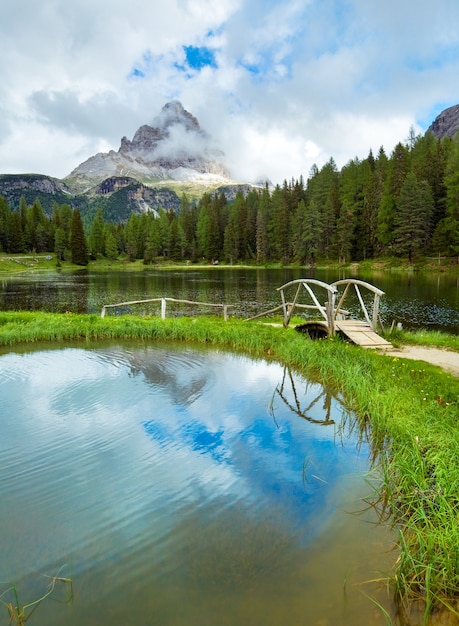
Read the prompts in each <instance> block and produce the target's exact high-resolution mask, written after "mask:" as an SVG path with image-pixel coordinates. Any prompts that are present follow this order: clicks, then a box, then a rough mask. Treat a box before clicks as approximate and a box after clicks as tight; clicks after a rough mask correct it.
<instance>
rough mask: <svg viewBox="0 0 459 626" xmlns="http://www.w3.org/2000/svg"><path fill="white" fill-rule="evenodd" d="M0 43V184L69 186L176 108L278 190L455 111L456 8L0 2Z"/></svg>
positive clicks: (392, 2)
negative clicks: (21, 179) (75, 173)
mask: <svg viewBox="0 0 459 626" xmlns="http://www.w3.org/2000/svg"><path fill="white" fill-rule="evenodd" d="M0 41H1V52H0V174H22V173H40V174H47V175H50V176H54V177H57V178H63V177H64V176H66V175H68V174H69V173H70V172H71V171H72V170H73V169H74V168H75V167H77V166H78V165H79V164H80V163H82V162H84V161H85V160H86V159H88V158H89V157H91V156H93V155H94V154H96V153H98V152H108V151H109V150H115V151H116V150H118V149H119V146H120V141H121V138H122V137H123V136H126V137H128V139H132V137H133V135H134V133H135V131H136V130H137V128H138V127H139V126H141V125H143V124H151V123H152V122H153V120H154V119H155V117H156V116H157V115H158V114H159V112H160V111H161V109H162V107H163V106H164V105H165V104H166V103H167V102H169V101H170V100H179V101H180V102H181V103H182V104H183V106H184V107H185V109H186V110H188V111H189V112H190V113H192V114H193V115H194V116H196V117H197V119H198V120H199V123H200V125H201V127H202V128H203V130H205V131H206V132H207V133H209V134H210V135H211V136H212V138H213V139H214V141H215V143H216V144H217V145H218V146H219V147H220V148H221V149H222V150H223V151H224V153H225V155H226V163H227V165H228V168H229V170H230V173H231V176H232V178H233V179H234V180H238V181H242V182H255V181H261V180H266V179H269V180H270V181H271V182H272V183H273V184H277V183H279V184H282V182H283V181H284V180H285V179H287V180H290V179H292V178H299V177H300V176H303V177H304V178H307V177H308V175H309V172H310V170H311V167H312V166H313V165H314V164H315V165H317V166H318V167H322V166H323V165H324V164H325V163H327V162H328V161H329V160H330V158H333V159H334V160H335V162H336V164H337V166H338V167H339V168H341V167H342V166H343V165H345V164H346V163H347V162H348V161H350V160H351V159H354V158H356V157H357V158H359V159H364V158H365V157H366V156H368V153H369V150H370V149H372V150H373V152H374V153H377V152H378V151H379V148H380V147H381V146H383V147H384V149H385V151H386V153H387V154H390V152H391V151H392V149H393V148H394V146H395V145H396V144H397V142H399V141H402V142H405V141H407V138H408V135H409V133H410V129H411V128H414V129H415V132H416V133H417V134H418V133H424V132H425V130H426V129H427V127H428V126H429V125H430V123H431V122H432V121H433V120H434V119H435V117H436V116H437V115H438V114H439V113H440V112H441V111H442V110H443V109H444V108H446V107H448V106H453V105H455V104H458V103H459V2H457V0H435V1H434V0H416V2H414V0H384V1H382V0H129V1H127V0H40V2H37V0H1V4H0Z"/></svg>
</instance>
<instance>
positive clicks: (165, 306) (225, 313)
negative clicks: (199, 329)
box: [100, 298, 233, 322]
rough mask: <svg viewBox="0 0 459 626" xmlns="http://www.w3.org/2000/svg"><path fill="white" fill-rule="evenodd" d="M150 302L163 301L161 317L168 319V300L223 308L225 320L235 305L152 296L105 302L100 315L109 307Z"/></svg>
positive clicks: (103, 315)
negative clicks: (229, 310) (111, 302)
mask: <svg viewBox="0 0 459 626" xmlns="http://www.w3.org/2000/svg"><path fill="white" fill-rule="evenodd" d="M150 302H161V319H163V320H165V319H166V311H167V303H168V302H176V303H178V304H192V305H196V306H203V307H211V308H212V307H214V308H219V309H222V310H223V319H224V320H225V322H226V321H227V319H228V307H231V306H233V305H232V304H213V303H211V302H195V301H194V300H178V299H176V298H150V299H148V300H131V301H130V302H117V303H116V304H104V306H103V307H102V311H101V314H100V316H101V317H105V313H106V310H107V309H112V308H115V307H123V306H132V305H135V304H148V303H150Z"/></svg>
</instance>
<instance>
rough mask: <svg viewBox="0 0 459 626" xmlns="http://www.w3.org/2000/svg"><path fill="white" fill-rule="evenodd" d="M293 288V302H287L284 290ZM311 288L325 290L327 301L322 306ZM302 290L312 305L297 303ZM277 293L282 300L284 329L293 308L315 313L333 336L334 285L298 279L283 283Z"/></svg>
mask: <svg viewBox="0 0 459 626" xmlns="http://www.w3.org/2000/svg"><path fill="white" fill-rule="evenodd" d="M294 286H296V292H295V295H294V297H293V300H292V301H290V302H289V301H287V299H286V290H288V289H290V288H291V287H294ZM313 286H314V287H319V288H321V289H323V290H325V292H326V298H327V299H326V302H325V303H324V304H321V303H320V302H319V300H318V298H317V296H316V294H315V293H314V290H313V288H312V287H313ZM303 289H304V290H305V291H306V294H307V295H308V296H309V297H310V299H311V300H312V304H302V303H300V302H299V299H300V296H301V295H302V293H303ZM277 291H279V292H280V295H281V300H282V310H283V313H284V319H283V325H284V327H287V326H288V324H289V322H290V319H291V317H292V315H293V312H294V310H295V308H298V309H308V310H315V311H317V312H318V313H319V315H320V316H321V317H323V319H324V320H325V322H326V324H327V328H328V332H329V334H331V335H334V334H335V300H336V293H337V289H336V287H335V286H334V285H329V284H328V283H324V282H322V281H321V280H316V279H314V278H298V279H296V280H291V281H290V282H288V283H285V285H282V286H281V287H278V289H277Z"/></svg>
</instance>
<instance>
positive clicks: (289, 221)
mask: <svg viewBox="0 0 459 626" xmlns="http://www.w3.org/2000/svg"><path fill="white" fill-rule="evenodd" d="M110 217H111V216H110ZM0 251H3V252H6V253H27V252H32V251H33V252H49V253H54V254H55V255H56V256H57V258H58V259H61V260H62V259H68V260H72V261H73V262H74V263H77V264H80V265H85V264H87V262H88V259H89V258H90V257H97V256H100V255H102V256H105V257H107V258H108V259H116V258H118V256H119V255H120V254H124V255H126V256H127V257H128V258H129V259H131V260H135V259H143V260H144V262H145V263H153V262H155V260H156V259H157V258H159V257H163V258H167V259H169V260H174V261H181V260H189V261H192V262H193V261H198V260H202V259H205V260H207V261H211V262H216V261H223V262H230V263H237V262H242V261H252V262H256V263H260V264H264V263H270V262H280V263H283V264H288V263H292V262H295V263H299V264H309V263H315V262H316V261H318V260H320V259H336V260H339V261H341V262H348V261H352V260H355V261H359V260H364V259H372V258H375V257H381V256H400V257H405V258H408V259H409V260H410V261H411V260H413V259H415V258H416V257H418V256H425V255H428V254H432V253H436V254H441V255H445V256H451V257H453V256H457V255H459V137H456V138H454V139H451V138H444V139H442V140H439V139H436V138H435V137H434V136H433V135H431V134H430V133H427V134H426V135H424V136H416V135H415V133H414V131H413V130H411V131H410V135H409V137H408V139H407V142H406V143H405V144H402V143H399V144H398V145H397V146H396V147H395V148H394V150H393V152H392V154H391V155H390V156H387V155H386V154H385V152H384V150H383V149H382V148H381V149H380V150H379V153H378V154H377V155H376V156H374V155H373V153H372V151H370V153H369V155H368V157H367V158H366V159H364V160H359V159H357V158H356V159H354V160H352V161H350V162H349V163H348V164H347V165H345V166H344V167H343V168H342V169H341V171H339V170H338V168H337V167H336V164H335V162H334V160H333V159H330V161H329V162H328V163H327V164H326V165H324V166H323V167H322V168H321V169H319V168H317V167H316V166H314V167H313V168H312V170H311V172H310V175H309V178H308V179H307V181H306V182H305V181H304V180H303V179H302V178H300V180H291V181H285V182H284V184H283V186H277V187H276V188H275V189H274V190H270V189H269V188H268V187H265V188H263V189H253V190H251V191H249V192H248V193H247V194H246V195H244V194H243V193H242V192H239V193H238V194H237V196H236V198H235V199H234V201H233V202H231V203H229V202H228V201H227V199H226V197H225V195H224V194H223V193H214V194H210V193H206V194H204V195H203V196H202V197H201V199H200V200H199V201H196V202H191V201H190V200H189V199H188V198H187V197H186V196H185V195H183V196H182V199H181V204H180V208H179V210H178V211H177V212H176V211H174V210H172V209H171V210H160V211H159V212H151V213H143V214H136V213H133V214H131V215H130V217H129V219H127V221H124V222H119V223H114V222H113V221H109V216H106V215H104V212H103V209H102V208H99V209H98V210H97V212H96V214H95V216H94V217H93V218H92V220H91V221H90V223H87V224H86V225H85V228H84V227H83V221H82V218H81V215H80V211H79V209H78V208H72V207H71V206H70V205H69V204H67V203H64V204H60V205H59V204H58V203H55V205H54V207H53V210H52V214H51V215H47V214H45V212H44V211H43V208H42V206H41V203H40V200H39V199H36V200H35V201H34V202H33V204H32V205H28V204H27V202H26V201H25V199H24V198H21V201H20V204H19V207H18V209H10V207H9V205H8V202H7V201H6V199H5V198H3V197H1V196H0Z"/></svg>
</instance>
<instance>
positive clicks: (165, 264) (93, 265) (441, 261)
mask: <svg viewBox="0 0 459 626" xmlns="http://www.w3.org/2000/svg"><path fill="white" fill-rule="evenodd" d="M286 267H288V268H292V269H297V268H301V267H304V269H305V271H308V272H309V271H311V268H310V266H309V265H298V264H291V265H287V266H286V265H281V264H279V263H277V264H276V263H271V264H269V265H267V266H266V265H263V266H262V265H257V264H255V263H238V264H236V265H229V264H225V263H219V264H217V265H213V264H210V263H206V262H201V263H190V262H189V261H182V262H171V261H169V260H167V259H158V261H157V263H154V264H152V265H144V263H143V261H142V260H141V259H137V260H135V261H129V260H128V259H127V258H126V257H120V258H118V259H116V260H114V261H110V260H108V259H106V258H104V257H100V258H98V259H96V260H91V261H89V264H88V265H87V266H86V267H82V266H79V265H75V264H74V263H71V262H70V261H60V262H57V260H56V257H55V255H49V254H44V253H43V254H36V255H34V254H27V255H23V254H17V255H14V254H9V255H6V254H0V274H2V273H15V272H25V271H55V270H56V269H59V270H60V271H76V270H84V269H87V270H91V271H96V272H109V271H127V272H129V271H131V272H133V271H136V272H139V271H145V270H151V269H157V270H171V269H174V270H177V269H179V270H190V269H191V270H196V269H215V270H218V269H235V270H236V269H267V268H271V269H275V268H286ZM315 268H316V269H318V270H321V269H327V270H348V271H349V272H350V273H352V274H355V273H358V272H362V273H366V272H370V273H371V272H429V273H433V272H434V273H436V272H439V273H444V272H446V273H448V274H454V275H459V263H458V261H457V259H456V258H454V259H453V258H447V257H440V258H437V257H435V258H434V257H423V258H420V259H417V260H416V262H414V263H409V262H408V260H407V259H401V258H397V257H391V258H383V259H372V260H368V261H360V262H349V263H344V264H343V263H338V261H336V260H333V259H323V260H321V261H318V262H317V264H316V266H315Z"/></svg>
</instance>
